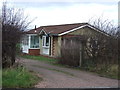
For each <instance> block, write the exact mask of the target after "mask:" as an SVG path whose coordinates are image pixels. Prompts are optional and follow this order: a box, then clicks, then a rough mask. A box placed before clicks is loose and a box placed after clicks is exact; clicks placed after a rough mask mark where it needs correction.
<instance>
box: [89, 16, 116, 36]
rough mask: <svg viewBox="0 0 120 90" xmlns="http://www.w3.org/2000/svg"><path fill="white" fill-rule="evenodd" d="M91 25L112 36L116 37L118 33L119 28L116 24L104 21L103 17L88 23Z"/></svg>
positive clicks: (90, 20)
mask: <svg viewBox="0 0 120 90" xmlns="http://www.w3.org/2000/svg"><path fill="white" fill-rule="evenodd" d="M88 22H89V23H90V24H91V25H93V26H95V27H96V28H98V29H100V30H102V31H104V32H106V33H108V34H110V35H114V36H115V35H116V32H117V26H115V25H114V23H113V22H112V21H110V20H108V19H103V17H102V16H101V17H99V18H97V19H94V18H92V19H89V21H88Z"/></svg>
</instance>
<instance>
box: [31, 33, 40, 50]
mask: <svg viewBox="0 0 120 90" xmlns="http://www.w3.org/2000/svg"><path fill="white" fill-rule="evenodd" d="M31 36H37V35H36V34H31V35H29V37H30V38H29V39H30V42H29V45H31ZM29 49H40V37H39V47H38V48H31V47H30V46H29Z"/></svg>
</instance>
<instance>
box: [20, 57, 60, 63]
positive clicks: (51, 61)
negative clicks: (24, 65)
mask: <svg viewBox="0 0 120 90" xmlns="http://www.w3.org/2000/svg"><path fill="white" fill-rule="evenodd" d="M21 57H23V58H26V59H34V60H39V61H45V62H48V63H52V64H54V63H56V62H57V61H58V60H57V59H54V58H48V57H44V56H33V55H21Z"/></svg>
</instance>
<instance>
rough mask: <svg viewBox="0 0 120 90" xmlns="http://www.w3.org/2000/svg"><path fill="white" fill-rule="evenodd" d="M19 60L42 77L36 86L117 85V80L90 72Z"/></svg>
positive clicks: (88, 86) (80, 86)
mask: <svg viewBox="0 0 120 90" xmlns="http://www.w3.org/2000/svg"><path fill="white" fill-rule="evenodd" d="M20 62H21V63H22V64H24V65H25V66H26V68H28V69H29V70H31V71H34V72H37V73H39V75H40V76H41V77H43V81H42V82H40V83H38V84H37V85H36V86H35V87H36V88H95V87H99V88H101V87H107V88H109V87H113V88H114V87H118V80H115V79H109V78H104V77H100V76H98V75H97V74H93V73H90V72H86V71H80V70H74V69H70V68H64V67H59V66H54V65H51V64H49V63H45V62H42V61H37V60H30V59H21V60H20Z"/></svg>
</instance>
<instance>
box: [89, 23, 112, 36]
mask: <svg viewBox="0 0 120 90" xmlns="http://www.w3.org/2000/svg"><path fill="white" fill-rule="evenodd" d="M87 26H88V27H89V28H91V29H93V30H96V31H97V32H100V33H102V34H104V35H106V36H110V35H109V34H106V33H104V32H102V31H100V30H98V29H96V28H94V27H92V26H90V25H87Z"/></svg>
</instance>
